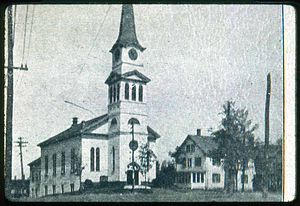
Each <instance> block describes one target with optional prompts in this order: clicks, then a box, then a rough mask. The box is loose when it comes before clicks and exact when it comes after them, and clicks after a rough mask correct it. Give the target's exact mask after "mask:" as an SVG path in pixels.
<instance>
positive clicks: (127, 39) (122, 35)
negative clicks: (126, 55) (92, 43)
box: [110, 4, 146, 53]
mask: <svg viewBox="0 0 300 206" xmlns="http://www.w3.org/2000/svg"><path fill="white" fill-rule="evenodd" d="M118 47H121V48H126V47H134V48H136V49H138V50H140V51H141V52H143V51H144V50H145V49H146V48H144V47H142V46H141V45H140V43H139V42H138V40H137V37H136V33H135V24H134V14H133V7H132V4H123V6H122V15H121V22H120V30H119V37H118V39H117V41H116V43H115V44H114V45H113V47H112V49H111V50H110V52H111V53H113V52H114V50H115V49H116V48H118Z"/></svg>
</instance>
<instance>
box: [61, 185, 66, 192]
mask: <svg viewBox="0 0 300 206" xmlns="http://www.w3.org/2000/svg"><path fill="white" fill-rule="evenodd" d="M64 193H65V188H64V185H61V194H64Z"/></svg>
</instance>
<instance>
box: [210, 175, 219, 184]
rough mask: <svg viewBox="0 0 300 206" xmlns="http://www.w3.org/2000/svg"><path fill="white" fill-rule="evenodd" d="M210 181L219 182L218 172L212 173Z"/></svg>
mask: <svg viewBox="0 0 300 206" xmlns="http://www.w3.org/2000/svg"><path fill="white" fill-rule="evenodd" d="M212 183H220V174H216V173H214V174H212Z"/></svg>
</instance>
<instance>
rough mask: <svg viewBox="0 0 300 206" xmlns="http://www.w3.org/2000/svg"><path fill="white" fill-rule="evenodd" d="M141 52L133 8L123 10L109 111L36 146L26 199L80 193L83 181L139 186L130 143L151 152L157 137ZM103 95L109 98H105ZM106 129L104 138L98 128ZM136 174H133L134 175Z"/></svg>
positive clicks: (110, 83) (149, 175)
mask: <svg viewBox="0 0 300 206" xmlns="http://www.w3.org/2000/svg"><path fill="white" fill-rule="evenodd" d="M144 50H145V48H144V47H142V46H141V45H140V44H139V42H138V40H137V37H136V33H135V24H134V14H133V7H132V5H129V4H126V5H123V7H122V15H121V22H120V30H119V37H118V39H117V41H116V43H115V44H114V45H113V47H112V49H111V50H110V52H111V53H112V71H111V73H110V75H109V77H108V78H107V80H106V81H105V84H107V85H108V112H107V114H103V115H101V116H99V117H96V118H94V119H91V120H87V121H82V122H80V123H79V122H78V118H76V117H75V118H73V122H72V125H71V126H70V128H68V129H66V130H65V131H63V132H61V133H59V134H57V135H55V136H53V137H51V138H49V139H47V140H46V141H44V142H41V143H40V144H38V146H39V147H40V148H41V157H40V158H38V159H36V160H34V161H33V162H31V163H29V164H28V165H29V166H30V196H32V197H40V196H45V195H52V194H60V193H69V192H74V191H78V190H79V188H80V185H82V184H83V183H84V182H85V181H86V180H87V179H88V180H91V181H92V182H93V183H99V184H101V183H102V182H106V183H107V184H111V183H112V184H123V185H131V184H133V183H134V184H135V185H140V184H141V182H142V181H144V178H145V177H144V176H143V174H142V173H141V172H139V171H138V168H135V169H133V168H132V164H131V163H132V158H134V160H135V162H136V163H139V159H138V149H137V150H136V151H135V152H134V157H133V155H132V154H133V153H132V150H131V149H130V148H129V143H130V142H131V141H132V136H133V135H132V128H131V126H130V124H128V122H129V120H130V119H132V118H134V120H135V121H136V120H137V122H138V123H139V124H134V132H133V134H134V140H135V141H137V143H138V147H139V146H140V145H143V144H149V147H150V149H151V150H152V151H153V152H154V153H155V144H156V140H157V139H158V138H160V136H159V135H158V134H157V133H156V132H155V131H154V130H153V129H152V128H151V127H149V126H148V114H147V108H146V107H147V92H148V91H147V83H149V82H150V79H149V78H148V77H146V76H145V75H143V74H142V71H143V61H142V58H141V57H142V55H143V51H144ZM103 95H105V96H107V94H103ZM104 125H107V128H108V131H107V133H105V134H103V133H100V132H99V131H102V130H101V129H100V127H102V126H104ZM133 171H134V172H133ZM155 177H156V165H155V164H153V167H152V168H151V169H150V170H149V172H148V173H147V181H150V182H151V181H152V180H153V179H154V178H155Z"/></svg>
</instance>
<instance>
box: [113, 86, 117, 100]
mask: <svg viewBox="0 0 300 206" xmlns="http://www.w3.org/2000/svg"><path fill="white" fill-rule="evenodd" d="M113 94H114V95H113V96H114V102H116V86H115V85H114V87H113Z"/></svg>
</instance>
